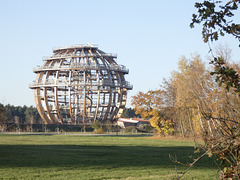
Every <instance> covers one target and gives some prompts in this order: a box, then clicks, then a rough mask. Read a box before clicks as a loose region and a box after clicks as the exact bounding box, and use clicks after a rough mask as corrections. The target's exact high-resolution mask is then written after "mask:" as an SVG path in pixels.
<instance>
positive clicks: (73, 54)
mask: <svg viewBox="0 0 240 180" xmlns="http://www.w3.org/2000/svg"><path fill="white" fill-rule="evenodd" d="M116 58H117V55H116V54H109V53H105V52H103V51H102V50H100V49H98V47H97V46H96V45H92V44H87V45H72V46H68V47H61V48H55V49H53V55H52V56H50V57H43V61H44V64H43V65H42V66H39V67H37V68H35V69H34V70H33V72H34V73H36V74H37V78H36V81H34V82H33V83H32V84H30V86H29V87H30V88H31V89H34V98H35V102H36V107H37V110H38V112H39V114H40V116H41V118H42V119H43V121H44V122H45V124H57V123H61V124H80V123H91V122H96V121H100V122H104V121H106V120H111V121H114V120H116V119H118V118H119V117H120V116H121V114H122V112H123V109H124V108H125V105H126V100H127V91H128V90H132V88H133V87H132V85H130V83H129V82H127V81H126V80H125V77H124V76H125V75H126V74H128V72H129V70H128V69H127V68H126V67H125V66H123V65H119V64H117V63H116V61H115V59H116Z"/></svg>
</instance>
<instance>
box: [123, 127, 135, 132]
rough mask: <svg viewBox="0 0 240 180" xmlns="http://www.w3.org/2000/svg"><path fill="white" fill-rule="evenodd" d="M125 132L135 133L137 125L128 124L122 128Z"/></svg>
mask: <svg viewBox="0 0 240 180" xmlns="http://www.w3.org/2000/svg"><path fill="white" fill-rule="evenodd" d="M124 131H125V132H127V133H135V132H137V127H136V126H129V127H126V128H125V129H124Z"/></svg>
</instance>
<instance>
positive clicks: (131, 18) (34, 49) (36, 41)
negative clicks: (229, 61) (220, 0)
mask: <svg viewBox="0 0 240 180" xmlns="http://www.w3.org/2000/svg"><path fill="white" fill-rule="evenodd" d="M194 3H195V1H194V0H185V1H179V0H172V1H162V0H148V1H142V0H121V1H113V0H101V1H100V0H89V1H86V0H65V1H63V0H41V1H36V0H21V1H19V0H9V1H4V0H0V24H1V28H0V52H1V58H0V62H1V71H0V77H1V78H0V82H1V88H0V103H3V104H13V105H28V106H30V105H34V104H35V103H34V98H33V95H34V94H33V91H32V90H30V89H28V84H29V83H31V82H32V81H33V80H35V77H36V75H35V74H34V73H33V72H32V69H33V68H34V67H36V66H37V65H42V64H43V61H42V56H49V55H52V48H54V47H59V46H65V45H71V44H82V43H92V44H97V45H98V47H99V49H101V50H103V51H105V52H108V53H117V54H118V59H117V62H118V63H119V64H123V65H126V66H127V67H128V68H129V70H130V73H129V75H127V76H126V79H127V80H128V81H130V83H131V84H133V90H132V91H130V92H129V93H128V103H127V106H128V107H129V106H130V98H131V96H133V95H135V94H136V93H137V92H138V91H147V90H149V89H157V88H159V85H160V84H161V82H162V79H163V78H168V77H169V76H170V73H171V72H172V71H173V70H176V69H177V62H178V60H179V58H180V57H181V56H182V55H185V56H187V57H190V54H191V53H195V52H198V53H199V54H200V55H201V56H202V58H203V59H204V58H205V57H206V56H207V55H208V45H207V44H204V43H203V42H202V39H201V28H200V26H197V27H196V28H194V29H191V28H189V23H190V22H191V15H192V13H193V12H195V11H196V10H195V9H194ZM221 42H222V43H224V44H225V43H227V45H228V46H229V48H231V49H232V50H233V58H234V60H235V61H239V57H240V52H239V48H237V46H238V42H237V40H235V39H234V38H230V37H226V38H223V39H222V40H221ZM213 46H214V45H213Z"/></svg>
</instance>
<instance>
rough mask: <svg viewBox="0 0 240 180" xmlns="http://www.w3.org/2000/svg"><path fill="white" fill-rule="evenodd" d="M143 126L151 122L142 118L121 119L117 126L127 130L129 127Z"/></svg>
mask: <svg viewBox="0 0 240 180" xmlns="http://www.w3.org/2000/svg"><path fill="white" fill-rule="evenodd" d="M141 124H143V125H146V124H150V121H149V120H146V119H140V118H119V119H118V121H117V125H118V126H120V127H121V128H126V127H129V126H136V127H139V126H140V125H141Z"/></svg>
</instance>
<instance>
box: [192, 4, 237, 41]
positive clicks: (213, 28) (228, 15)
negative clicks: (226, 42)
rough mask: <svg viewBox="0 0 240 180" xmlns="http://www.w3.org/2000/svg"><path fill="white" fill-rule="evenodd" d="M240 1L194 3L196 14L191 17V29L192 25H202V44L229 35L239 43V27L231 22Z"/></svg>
mask: <svg viewBox="0 0 240 180" xmlns="http://www.w3.org/2000/svg"><path fill="white" fill-rule="evenodd" d="M239 4H240V0H230V1H227V2H225V3H224V2H223V1H214V0H207V1H204V2H203V3H199V2H196V3H195V7H196V8H197V9H198V14H193V15H192V17H193V18H192V22H191V24H190V27H191V28H194V24H201V23H202V36H203V40H204V42H208V41H209V40H211V41H216V40H218V38H219V35H221V36H224V35H225V33H226V34H230V35H232V36H234V37H235V38H237V39H238V40H239V41H240V25H239V24H237V23H235V22H234V21H233V16H234V13H235V11H237V10H238V7H239Z"/></svg>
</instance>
